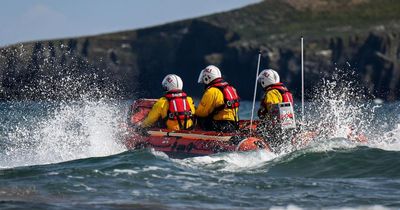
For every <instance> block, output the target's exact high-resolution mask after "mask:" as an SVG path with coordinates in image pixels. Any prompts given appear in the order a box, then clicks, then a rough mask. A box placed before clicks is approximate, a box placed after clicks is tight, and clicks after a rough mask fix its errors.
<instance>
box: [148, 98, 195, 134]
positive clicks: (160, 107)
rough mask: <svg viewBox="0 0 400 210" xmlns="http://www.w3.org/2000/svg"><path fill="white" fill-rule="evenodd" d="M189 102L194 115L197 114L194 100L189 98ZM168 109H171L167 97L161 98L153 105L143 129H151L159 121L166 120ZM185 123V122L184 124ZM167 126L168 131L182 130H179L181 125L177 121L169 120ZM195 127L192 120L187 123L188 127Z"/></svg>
mask: <svg viewBox="0 0 400 210" xmlns="http://www.w3.org/2000/svg"><path fill="white" fill-rule="evenodd" d="M187 101H188V103H189V106H190V110H191V111H192V114H194V113H195V108H194V103H193V99H192V98H191V97H187ZM168 109H169V102H168V100H167V98H165V97H161V98H160V99H158V101H157V102H156V103H155V104H154V105H153V107H152V108H151V110H150V112H149V114H148V115H147V117H146V119H144V121H143V123H142V125H141V126H142V127H143V128H146V127H150V126H152V125H153V124H154V123H156V122H157V121H158V120H159V119H162V120H163V119H165V118H166V117H167V114H168ZM182 123H184V122H182ZM166 125H167V129H169V130H175V131H176V130H180V128H179V123H178V121H177V120H170V119H168V120H167V121H166ZM192 125H193V121H192V120H191V119H189V120H188V121H187V127H191V126H192Z"/></svg>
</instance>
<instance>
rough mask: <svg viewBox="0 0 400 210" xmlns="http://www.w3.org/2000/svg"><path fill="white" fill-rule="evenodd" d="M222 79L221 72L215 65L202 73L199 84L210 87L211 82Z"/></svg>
mask: <svg viewBox="0 0 400 210" xmlns="http://www.w3.org/2000/svg"><path fill="white" fill-rule="evenodd" d="M217 78H221V71H220V70H219V68H218V67H216V66H214V65H209V66H207V67H206V68H205V69H203V70H202V71H201V72H200V75H199V79H198V81H197V82H198V83H204V84H206V85H208V84H209V83H210V82H211V81H213V80H215V79H217Z"/></svg>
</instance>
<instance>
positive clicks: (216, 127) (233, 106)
mask: <svg viewBox="0 0 400 210" xmlns="http://www.w3.org/2000/svg"><path fill="white" fill-rule="evenodd" d="M198 82H199V83H203V84H205V92H204V94H203V97H202V98H201V101H200V103H199V106H198V107H197V109H196V116H197V117H198V122H199V124H200V125H201V126H202V128H203V129H205V130H213V131H220V132H234V131H235V130H237V129H238V121H239V115H238V109H239V105H240V104H239V95H238V94H237V92H236V89H235V88H234V87H233V86H231V85H230V84H228V83H227V82H225V81H224V80H223V79H222V77H221V71H220V70H219V69H218V67H216V66H213V65H210V66H207V67H206V68H205V69H203V70H202V71H201V72H200V75H199V79H198Z"/></svg>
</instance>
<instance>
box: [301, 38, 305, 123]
mask: <svg viewBox="0 0 400 210" xmlns="http://www.w3.org/2000/svg"><path fill="white" fill-rule="evenodd" d="M301 121H302V122H303V123H304V38H303V36H302V37H301Z"/></svg>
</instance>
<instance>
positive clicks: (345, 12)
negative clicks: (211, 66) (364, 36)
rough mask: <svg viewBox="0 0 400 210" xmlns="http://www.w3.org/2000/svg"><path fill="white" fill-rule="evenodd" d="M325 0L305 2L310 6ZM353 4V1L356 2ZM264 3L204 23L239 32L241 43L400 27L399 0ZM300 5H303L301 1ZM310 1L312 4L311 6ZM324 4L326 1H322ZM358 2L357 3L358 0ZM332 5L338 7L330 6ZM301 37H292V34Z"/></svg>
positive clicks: (224, 14)
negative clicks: (319, 5)
mask: <svg viewBox="0 0 400 210" xmlns="http://www.w3.org/2000/svg"><path fill="white" fill-rule="evenodd" d="M321 1H323V0H317V1H313V0H303V2H306V3H308V4H311V5H313V3H312V2H321ZM353 1H354V0H353ZM287 2H288V0H287V1H285V0H282V1H276V0H265V1H263V2H261V3H259V4H255V5H251V6H248V7H245V8H242V9H238V10H233V11H230V12H225V13H221V14H217V15H211V16H207V17H204V18H203V20H205V21H208V22H211V23H213V24H215V25H218V26H220V27H223V28H228V29H230V30H232V31H235V32H236V33H238V34H239V35H240V36H241V37H242V40H243V39H244V40H258V41H269V40H275V39H291V38H295V39H297V38H298V37H299V36H300V35H304V36H308V37H315V38H318V37H320V36H324V35H329V36H332V35H339V34H342V35H343V34H347V33H354V32H365V31H370V30H371V29H372V28H373V27H377V26H380V25H384V26H386V28H385V29H387V27H388V23H390V25H391V26H390V27H396V28H397V30H398V28H399V27H400V26H399V25H400V1H398V0H379V1H377V0H359V1H358V2H361V3H358V4H350V3H349V2H351V0H348V1H343V0H337V1H332V0H325V2H328V6H326V5H325V6H321V7H318V6H315V7H314V8H303V9H299V8H296V7H295V6H294V5H293V4H300V3H297V2H296V1H295V0H293V1H292V2H294V3H292V4H289V3H287ZM298 2H302V1H301V0H299V1H298ZM310 2H311V3H310ZM323 2H324V1H323ZM356 2H357V1H356ZM329 4H335V6H332V7H330V6H329ZM296 34H297V35H298V36H295V37H293V35H296Z"/></svg>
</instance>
